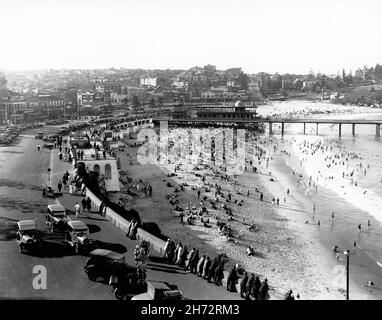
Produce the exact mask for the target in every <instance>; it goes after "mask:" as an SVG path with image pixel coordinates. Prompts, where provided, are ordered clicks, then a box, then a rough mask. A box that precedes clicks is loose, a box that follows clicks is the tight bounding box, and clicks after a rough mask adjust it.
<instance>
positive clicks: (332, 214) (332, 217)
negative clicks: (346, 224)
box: [332, 211, 334, 219]
mask: <svg viewBox="0 0 382 320" xmlns="http://www.w3.org/2000/svg"><path fill="white" fill-rule="evenodd" d="M332 219H334V211H333V212H332Z"/></svg>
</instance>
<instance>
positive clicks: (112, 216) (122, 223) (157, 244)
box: [86, 188, 166, 254]
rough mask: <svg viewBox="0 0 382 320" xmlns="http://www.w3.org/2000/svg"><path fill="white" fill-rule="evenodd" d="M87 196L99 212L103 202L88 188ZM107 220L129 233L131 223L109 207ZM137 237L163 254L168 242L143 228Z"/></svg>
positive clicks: (139, 229)
mask: <svg viewBox="0 0 382 320" xmlns="http://www.w3.org/2000/svg"><path fill="white" fill-rule="evenodd" d="M86 196H87V197H89V198H90V200H91V201H92V209H93V210H97V211H98V210H99V207H100V205H101V202H102V201H101V200H100V199H98V197H97V196H96V195H95V194H94V193H93V192H91V191H90V190H89V188H86ZM106 218H107V219H108V220H109V221H110V222H112V223H113V224H114V225H115V226H116V227H117V228H119V229H121V230H122V231H124V232H128V230H129V226H130V221H128V220H126V219H125V218H123V217H121V216H120V215H119V214H118V213H116V212H115V211H114V210H112V209H110V208H109V207H107V208H106ZM136 237H137V239H138V240H145V241H149V242H150V245H151V248H152V249H154V250H156V251H158V252H159V253H161V254H163V253H164V247H165V245H166V242H165V241H163V240H162V239H159V238H157V237H155V236H153V235H152V234H150V233H148V232H147V231H145V230H143V229H141V228H138V230H137V234H136Z"/></svg>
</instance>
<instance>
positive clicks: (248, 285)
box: [245, 273, 255, 300]
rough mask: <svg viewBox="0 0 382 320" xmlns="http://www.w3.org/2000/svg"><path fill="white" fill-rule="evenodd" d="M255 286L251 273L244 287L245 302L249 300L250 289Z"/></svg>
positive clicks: (253, 276)
mask: <svg viewBox="0 0 382 320" xmlns="http://www.w3.org/2000/svg"><path fill="white" fill-rule="evenodd" d="M254 284H255V275H254V274H253V273H251V277H250V278H249V280H248V282H247V285H246V287H245V300H251V293H252V287H253V285H254Z"/></svg>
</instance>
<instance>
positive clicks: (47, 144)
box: [42, 143, 54, 150]
mask: <svg viewBox="0 0 382 320" xmlns="http://www.w3.org/2000/svg"><path fill="white" fill-rule="evenodd" d="M42 147H43V148H44V149H51V150H52V149H54V143H44V144H43V145H42Z"/></svg>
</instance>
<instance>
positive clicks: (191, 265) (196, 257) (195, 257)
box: [188, 249, 199, 273]
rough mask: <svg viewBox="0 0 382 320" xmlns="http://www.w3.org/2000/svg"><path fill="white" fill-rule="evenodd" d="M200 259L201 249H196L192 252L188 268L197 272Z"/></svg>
mask: <svg viewBox="0 0 382 320" xmlns="http://www.w3.org/2000/svg"><path fill="white" fill-rule="evenodd" d="M198 260H199V250H198V249H196V250H195V251H194V253H193V254H192V256H191V258H190V261H189V263H188V270H189V271H190V272H192V273H196V265H197V264H198Z"/></svg>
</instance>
